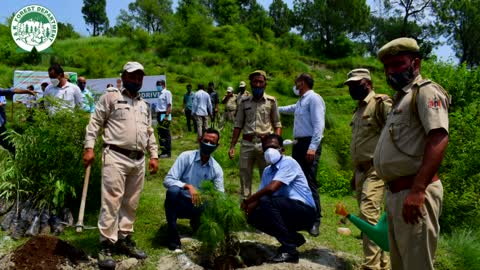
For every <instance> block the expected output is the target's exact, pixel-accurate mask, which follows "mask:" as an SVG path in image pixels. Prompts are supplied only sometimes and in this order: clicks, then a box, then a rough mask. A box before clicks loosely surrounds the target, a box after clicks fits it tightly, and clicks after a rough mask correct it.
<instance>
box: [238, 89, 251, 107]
mask: <svg viewBox="0 0 480 270" xmlns="http://www.w3.org/2000/svg"><path fill="white" fill-rule="evenodd" d="M248 96H250V93H249V92H248V91H247V90H245V92H243V94H242V95H240V94H238V95H237V99H236V100H237V108H238V107H239V106H240V103H242V99H243V98H246V97H248Z"/></svg>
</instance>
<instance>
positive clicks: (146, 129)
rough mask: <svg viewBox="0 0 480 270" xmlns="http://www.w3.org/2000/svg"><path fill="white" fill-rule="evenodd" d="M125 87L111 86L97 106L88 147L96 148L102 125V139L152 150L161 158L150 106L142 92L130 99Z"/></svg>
mask: <svg viewBox="0 0 480 270" xmlns="http://www.w3.org/2000/svg"><path fill="white" fill-rule="evenodd" d="M125 91H126V90H122V93H120V92H119V91H118V90H117V89H112V90H109V91H108V92H107V93H105V94H104V95H103V96H101V97H100V100H99V101H98V102H97V104H96V107H95V113H93V114H92V117H91V118H90V122H89V123H88V126H87V132H86V134H85V148H93V147H94V145H95V140H96V139H97V137H98V133H99V131H100V130H101V129H104V132H103V133H104V134H103V141H104V142H105V143H106V144H112V145H116V146H118V147H121V148H124V149H128V150H137V151H143V152H145V151H146V150H148V151H149V152H150V155H151V158H158V146H157V142H156V140H155V135H154V134H153V128H152V115H151V112H150V110H149V108H150V106H149V105H148V103H147V102H145V100H143V99H142V98H141V97H140V96H137V97H136V98H133V99H131V98H130V97H128V96H127V95H126V93H125Z"/></svg>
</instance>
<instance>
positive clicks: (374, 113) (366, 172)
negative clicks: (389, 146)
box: [345, 68, 392, 270]
mask: <svg viewBox="0 0 480 270" xmlns="http://www.w3.org/2000/svg"><path fill="white" fill-rule="evenodd" d="M347 77H348V78H347V80H346V81H345V84H346V85H347V86H348V88H349V92H350V96H351V97H352V99H354V100H355V101H357V102H358V106H357V108H356V109H355V113H354V114H353V119H352V123H351V126H352V142H351V143H350V153H351V157H352V160H353V163H354V165H355V168H354V174H353V177H352V188H353V189H354V190H355V191H356V194H357V201H358V205H359V208H360V218H362V219H363V220H365V221H367V222H368V223H370V224H373V225H375V224H377V222H378V220H379V219H380V216H381V214H382V205H383V198H384V195H385V183H384V182H383V180H382V179H380V178H379V177H378V175H377V173H376V172H375V168H374V167H373V152H374V150H375V145H377V142H378V138H379V137H380V132H381V131H382V128H383V127H384V125H385V121H386V119H387V114H388V113H389V112H390V109H391V107H392V100H391V99H390V98H389V97H388V96H387V95H377V94H375V92H374V91H373V85H372V80H371V77H370V71H368V69H363V68H359V69H354V70H352V71H350V72H349V73H348V74H347ZM362 237H363V254H364V257H365V258H364V260H363V264H362V267H363V269H372V270H380V269H388V267H389V259H388V255H387V254H386V253H385V252H384V251H383V250H382V249H381V248H379V247H378V246H377V245H376V244H375V243H373V242H372V241H371V240H370V239H369V238H368V237H367V236H366V235H365V234H363V235H362Z"/></svg>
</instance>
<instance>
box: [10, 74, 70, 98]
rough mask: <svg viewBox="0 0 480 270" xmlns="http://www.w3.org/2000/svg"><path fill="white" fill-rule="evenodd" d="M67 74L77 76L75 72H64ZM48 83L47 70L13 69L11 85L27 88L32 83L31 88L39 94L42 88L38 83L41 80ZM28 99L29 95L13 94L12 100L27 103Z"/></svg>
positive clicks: (41, 93) (40, 82)
mask: <svg viewBox="0 0 480 270" xmlns="http://www.w3.org/2000/svg"><path fill="white" fill-rule="evenodd" d="M65 73H66V74H69V75H70V77H71V78H72V77H75V76H77V73H76V72H65ZM44 81H45V82H48V83H50V78H49V77H48V72H47V71H32V70H15V72H14V73H13V87H15V88H20V89H27V87H28V86H29V85H33V90H35V92H37V93H39V95H40V96H42V95H43V92H42V88H41V87H40V84H42V82H44ZM29 100H30V96H29V95H14V96H13V101H14V102H16V101H19V102H22V103H27V102H28V101H29Z"/></svg>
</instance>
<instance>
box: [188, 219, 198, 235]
mask: <svg viewBox="0 0 480 270" xmlns="http://www.w3.org/2000/svg"><path fill="white" fill-rule="evenodd" d="M190 227H191V228H192V232H193V233H196V232H197V230H198V228H200V219H199V218H191V219H190Z"/></svg>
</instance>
